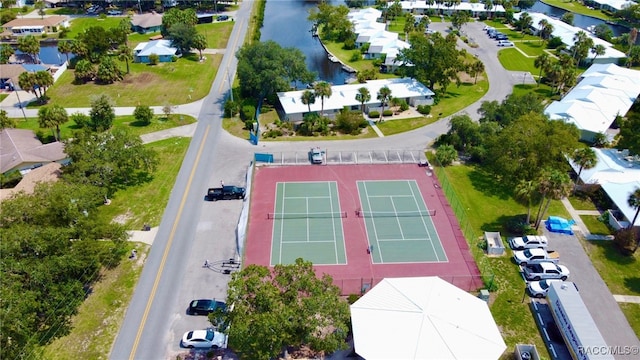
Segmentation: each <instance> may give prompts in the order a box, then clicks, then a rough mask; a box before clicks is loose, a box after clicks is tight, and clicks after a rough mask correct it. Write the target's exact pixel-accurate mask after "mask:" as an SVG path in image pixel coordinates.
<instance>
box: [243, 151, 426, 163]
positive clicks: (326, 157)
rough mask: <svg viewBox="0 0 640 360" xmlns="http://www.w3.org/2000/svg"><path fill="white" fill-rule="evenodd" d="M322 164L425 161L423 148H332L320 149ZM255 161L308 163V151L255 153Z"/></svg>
mask: <svg viewBox="0 0 640 360" xmlns="http://www.w3.org/2000/svg"><path fill="white" fill-rule="evenodd" d="M321 151H322V164H323V165H340V164H349V165H354V164H420V163H425V162H426V160H427V159H426V157H425V155H424V150H332V149H321ZM256 155H257V156H256V157H255V160H256V162H260V163H262V164H273V165H308V164H311V163H312V161H311V160H312V159H311V153H310V151H284V152H274V153H261V154H256Z"/></svg>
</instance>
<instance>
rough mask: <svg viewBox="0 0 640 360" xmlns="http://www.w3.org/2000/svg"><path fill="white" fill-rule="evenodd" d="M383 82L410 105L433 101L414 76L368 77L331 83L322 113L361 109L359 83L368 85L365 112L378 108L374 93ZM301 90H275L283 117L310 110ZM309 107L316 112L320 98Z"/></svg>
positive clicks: (300, 116)
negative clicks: (357, 82) (362, 79)
mask: <svg viewBox="0 0 640 360" xmlns="http://www.w3.org/2000/svg"><path fill="white" fill-rule="evenodd" d="M385 86H387V87H388V88H389V89H390V90H391V95H392V96H393V97H394V98H399V99H404V100H406V101H407V103H408V104H409V105H411V106H418V105H431V104H433V96H434V95H435V94H434V92H433V91H431V90H429V88H427V87H426V86H424V85H423V84H422V83H420V82H419V81H417V80H415V79H411V78H402V79H399V78H398V79H384V80H369V81H367V82H366V83H364V84H348V85H337V86H332V87H331V96H330V97H328V98H325V99H324V110H323V111H324V115H325V116H328V117H335V116H336V114H338V113H339V112H340V111H341V110H342V109H343V108H345V107H346V108H348V109H349V110H356V111H357V110H360V107H361V103H360V102H359V101H358V100H356V94H358V89H360V88H361V87H365V88H367V89H368V90H369V93H370V94H371V100H369V101H368V102H366V103H365V104H364V105H365V112H368V111H369V110H377V109H378V108H379V107H380V106H381V104H380V101H379V100H377V99H376V97H377V94H378V92H379V91H380V89H381V88H383V87H385ZM303 92H304V90H299V91H287V92H279V93H278V100H279V101H280V105H281V108H280V109H278V110H279V115H280V117H281V118H282V119H283V120H286V121H302V120H303V117H304V115H305V114H307V113H308V112H309V106H307V105H305V104H303V103H302V99H301V98H302V93H303ZM387 106H388V104H387ZM310 108H311V112H318V113H319V112H320V111H321V110H322V101H321V99H320V98H318V99H316V101H315V103H314V104H311V105H310Z"/></svg>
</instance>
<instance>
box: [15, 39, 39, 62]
mask: <svg viewBox="0 0 640 360" xmlns="http://www.w3.org/2000/svg"><path fill="white" fill-rule="evenodd" d="M18 50H20V51H22V52H23V53H25V54H27V55H29V57H31V61H32V62H33V63H34V64H37V63H39V62H40V59H38V54H39V53H40V42H39V41H38V39H36V37H35V36H33V35H26V36H20V37H18Z"/></svg>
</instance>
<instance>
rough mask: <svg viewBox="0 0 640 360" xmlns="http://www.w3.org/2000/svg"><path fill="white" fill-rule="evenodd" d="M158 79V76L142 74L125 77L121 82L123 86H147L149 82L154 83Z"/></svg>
mask: <svg viewBox="0 0 640 360" xmlns="http://www.w3.org/2000/svg"><path fill="white" fill-rule="evenodd" d="M157 79H158V76H157V75H156V74H153V73H147V72H143V73H140V74H136V75H129V76H126V77H125V78H124V79H123V80H122V82H123V83H125V84H142V85H148V84H149V83H151V82H155V81H156V80H157Z"/></svg>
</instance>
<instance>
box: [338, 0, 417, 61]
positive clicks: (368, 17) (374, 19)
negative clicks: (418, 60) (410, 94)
mask: <svg viewBox="0 0 640 360" xmlns="http://www.w3.org/2000/svg"><path fill="white" fill-rule="evenodd" d="M381 15H382V12H381V11H380V10H377V9H373V8H367V9H362V10H357V11H353V12H350V13H349V15H348V17H349V20H350V21H351V22H352V23H353V31H354V33H355V34H356V47H357V48H361V47H362V46H363V45H364V44H369V49H368V50H367V52H366V53H365V54H364V57H365V59H378V58H385V64H386V66H385V70H387V71H390V70H393V69H394V68H396V67H397V66H399V65H400V64H399V63H398V62H397V61H396V60H395V59H396V57H397V55H398V53H399V52H400V50H402V49H407V48H409V47H411V45H410V44H409V43H407V42H405V41H402V40H400V39H399V38H398V34H397V33H394V32H390V31H386V24H384V23H381V22H378V19H379V18H380V16H381Z"/></svg>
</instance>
